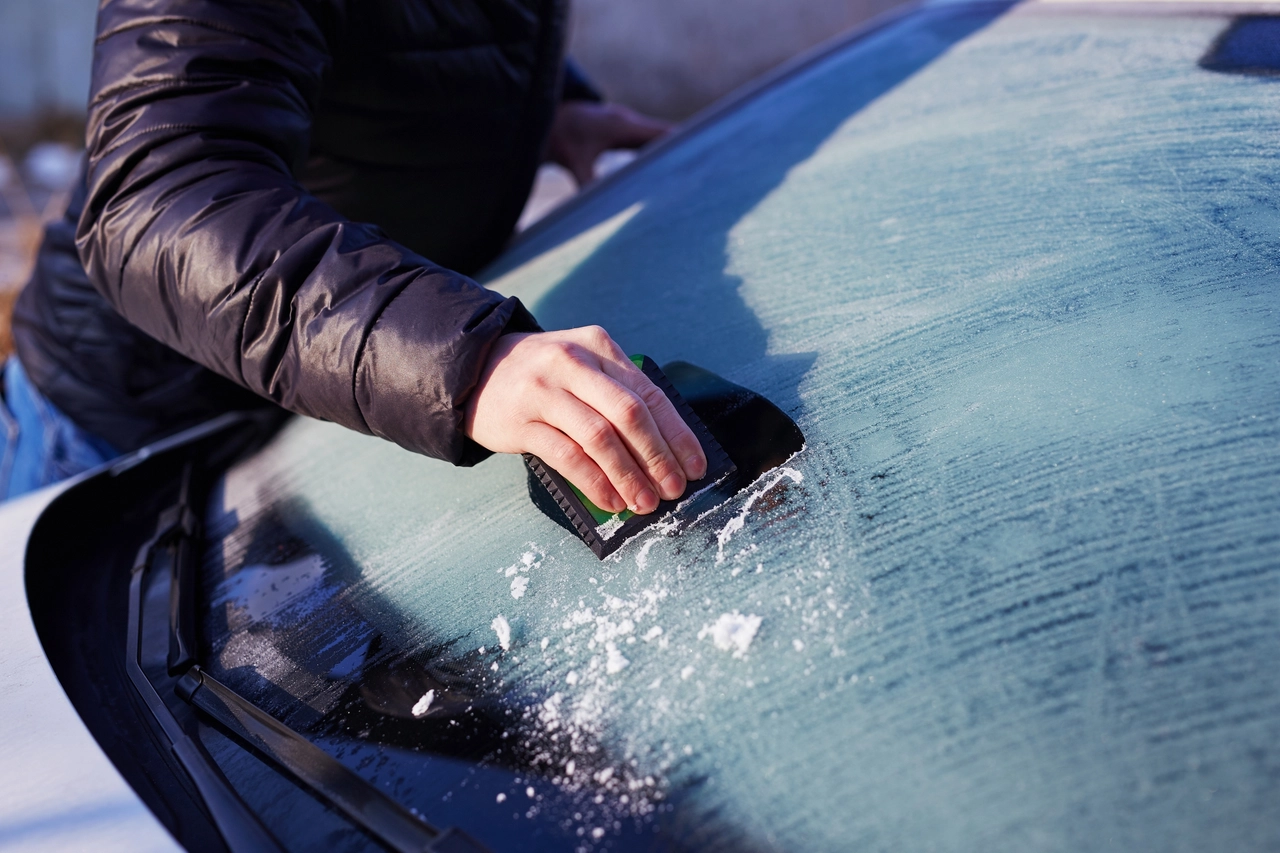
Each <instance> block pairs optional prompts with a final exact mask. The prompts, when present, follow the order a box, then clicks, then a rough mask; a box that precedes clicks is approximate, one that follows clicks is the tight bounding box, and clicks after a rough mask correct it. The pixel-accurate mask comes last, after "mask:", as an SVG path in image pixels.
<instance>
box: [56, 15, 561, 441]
mask: <svg viewBox="0 0 1280 853" xmlns="http://www.w3.org/2000/svg"><path fill="white" fill-rule="evenodd" d="M163 6H164V8H163V9H162V10H160V11H161V12H162V14H156V10H155V4H154V3H149V4H145V6H144V5H143V4H137V6H136V8H134V7H133V6H132V4H130V3H122V2H115V3H110V4H108V5H107V6H106V7H105V8H104V9H103V13H102V16H101V18H100V29H101V30H102V32H101V33H100V41H99V46H98V51H97V54H96V57H95V75H94V83H93V95H92V101H91V113H90V139H89V147H90V150H89V154H90V175H89V199H88V203H87V204H86V207H85V213H84V215H83V217H82V219H81V222H80V229H79V234H78V240H77V243H78V248H79V250H80V254H81V258H82V261H83V262H84V264H85V268H86V270H87V271H88V273H89V276H90V279H91V280H92V281H93V282H94V284H95V286H96V287H97V288H98V289H99V290H100V291H101V292H102V293H103V294H104V296H106V298H107V299H108V300H109V301H110V302H111V303H112V304H113V305H114V306H115V307H116V309H117V310H118V311H119V312H120V313H121V314H122V315H123V316H124V317H125V318H126V319H128V320H129V321H130V322H131V323H133V324H134V325H136V326H138V327H140V328H142V329H143V330H144V331H146V332H147V333H148V334H150V335H152V336H153V337H155V338H157V339H158V340H160V341H162V342H164V343H165V344H167V345H169V346H171V347H173V348H174V349H176V350H178V351H179V352H182V353H183V354H185V355H187V356H188V357H190V358H192V359H194V360H196V361H198V362H199V363H201V364H203V365H205V366H206V367H209V368H211V369H213V370H215V371H217V372H218V373H220V374H222V375H223V376H226V377H228V378H230V379H232V380H233V381H236V382H238V383H240V384H242V385H244V386H245V387H247V388H249V389H251V390H253V391H255V392H257V393H259V394H261V395H263V396H264V397H267V398H268V399H271V400H273V401H275V402H277V403H279V404H280V405H282V406H284V407H285V408H288V409H290V410H292V411H296V412H300V413H303V414H307V415H311V416H314V417H319V418H323V419H326V420H332V421H336V422H338V423H341V424H343V425H345V426H348V427H351V428H353V429H358V430H361V431H364V432H371V433H374V434H377V435H381V436H383V437H386V438H389V439H391V440H393V441H395V442H397V443H398V444H401V445H402V446H404V447H407V448H409V449H411V450H415V451H418V452H422V453H427V454H430V455H434V456H439V457H442V458H446V459H450V460H451V461H455V462H468V461H474V460H475V458H477V453H478V449H477V448H476V447H475V446H474V445H470V444H469V443H468V442H467V441H466V440H465V438H464V436H463V433H462V431H461V419H462V407H463V406H464V405H465V402H466V397H467V395H468V394H469V393H470V391H471V389H472V387H473V386H474V384H475V381H476V380H477V378H478V376H479V373H480V371H481V369H482V367H483V364H484V360H485V358H486V356H487V354H488V351H489V348H490V347H491V346H492V343H493V341H494V340H495V339H496V338H497V337H498V336H499V335H500V334H502V332H503V331H504V330H506V329H507V328H508V327H510V328H515V329H520V330H528V329H531V328H536V325H535V324H534V323H533V321H532V318H530V317H529V316H528V315H527V313H526V312H524V311H523V309H522V308H521V307H520V306H519V304H518V303H517V302H515V301H514V300H503V299H502V298H501V297H500V296H498V295H496V294H492V293H490V292H488V291H485V290H483V289H482V288H480V287H478V286H477V285H475V284H474V283H472V282H470V281H469V280H468V279H466V278H465V277H463V276H460V275H457V274H455V273H452V272H450V271H447V270H444V269H441V268H439V267H437V266H434V265H432V264H430V263H429V262H427V261H426V260H425V259H423V258H421V257H420V256H417V255H415V254H414V253H412V252H410V251H408V250H407V249H405V248H404V247H402V246H399V245H398V244H395V243H393V242H391V241H389V240H387V239H386V238H385V237H384V236H383V235H382V234H381V233H380V232H379V231H378V230H377V229H376V228H374V227H372V226H369V225H364V224H358V223H352V222H348V221H346V220H344V219H343V218H342V217H341V216H339V215H338V214H337V213H336V212H335V211H333V210H332V209H331V208H329V207H327V206H326V205H324V204H322V203H321V202H319V201H318V200H316V199H315V198H314V197H312V196H310V195H308V194H307V193H306V192H305V191H304V190H303V188H302V187H301V186H299V185H298V183H297V182H296V181H295V180H294V179H293V176H292V173H293V170H294V168H296V166H297V165H298V164H299V163H300V162H301V161H302V160H303V158H305V156H306V153H307V150H308V128H309V122H310V110H311V105H312V104H313V103H314V102H315V100H316V98H317V95H318V87H319V81H320V78H321V76H322V75H323V72H324V69H325V67H326V63H327V54H326V53H325V46H324V40H323V36H322V35H321V34H320V33H319V32H318V30H316V29H315V27H314V25H313V24H312V23H311V22H310V20H309V18H307V16H306V14H305V13H304V12H303V11H302V10H301V9H298V8H290V7H288V6H287V5H285V4H270V5H268V4H262V5H261V6H257V5H254V4H247V5H245V6H244V7H243V8H241V7H232V8H231V11H229V12H226V10H222V9H220V10H219V11H220V14H222V12H226V14H225V15H223V16H222V17H220V18H219V19H217V20H203V19H201V18H200V17H199V15H200V14H202V13H204V11H205V10H207V8H208V7H207V6H205V5H203V4H200V5H197V4H192V3H187V2H182V0H174V2H170V3H167V4H163Z"/></svg>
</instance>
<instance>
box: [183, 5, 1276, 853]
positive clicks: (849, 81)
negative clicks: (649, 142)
mask: <svg viewBox="0 0 1280 853" xmlns="http://www.w3.org/2000/svg"><path fill="white" fill-rule="evenodd" d="M1228 23H1229V21H1228V19H1226V18H1224V17H1217V16H1204V15H1182V16H1177V15H1169V14H1165V15H1162V16H1158V17H1132V16H1126V15H1121V14H1115V13H1110V14H1106V15H1102V16H1086V15H1084V14H1083V13H1081V12H1079V11H1078V10H1077V11H1076V12H1070V11H1062V10H1058V11H1054V12H1043V11H1042V12H1038V13H1037V12H1036V11H1035V10H1034V9H1032V10H1021V11H1015V12H1012V13H1009V14H1001V10H1000V9H996V8H991V7H976V8H975V7H938V8H935V9H933V10H929V11H926V12H924V13H921V14H917V15H915V16H912V17H910V18H907V19H906V20H905V21H904V22H900V23H898V24H896V25H893V26H890V27H888V28H886V29H883V30H880V31H879V32H877V33H875V34H873V35H871V36H869V37H867V38H864V39H862V40H861V41H859V42H857V43H855V44H854V45H853V46H851V47H848V48H845V49H842V50H839V51H837V52H836V53H834V54H832V55H830V56H828V57H827V58H825V59H823V60H821V61H818V62H817V63H816V64H813V65H811V66H809V67H808V68H806V69H805V70H803V71H801V72H799V73H797V74H794V75H792V76H791V77H789V78H787V79H785V80H784V81H782V82H781V83H779V84H777V85H774V86H773V87H771V88H770V89H768V90H767V91H766V92H764V93H763V94H761V95H759V96H757V97H755V98H754V99H752V100H751V101H749V102H748V103H746V104H745V105H744V106H742V107H740V108H738V109H735V110H733V111H730V112H729V113H728V114H726V115H723V116H721V117H720V118H719V119H718V120H716V121H714V122H712V123H710V124H708V125H706V126H705V127H703V128H702V129H700V130H699V131H697V132H696V133H693V134H691V135H690V136H688V137H686V138H685V139H683V140H681V141H679V142H677V143H676V144H672V145H671V146H669V147H668V148H667V149H666V150H665V151H664V152H663V153H662V154H661V155H660V156H657V157H654V158H650V159H649V160H647V161H646V162H644V163H642V164H640V165H639V166H638V167H637V168H635V169H633V170H631V171H629V172H627V173H625V174H624V175H622V176H620V178H619V179H618V180H615V181H613V182H612V183H610V184H609V185H608V186H607V187H605V188H603V189H602V191H600V192H596V193H594V194H592V195H591V196H590V197H589V198H587V199H585V200H584V201H583V202H582V203H581V204H580V205H578V206H576V207H575V208H574V209H573V210H572V211H570V212H569V213H567V214H566V215H564V216H562V217H560V218H558V219H557V220H556V221H555V222H554V223H552V224H550V225H548V226H546V227H545V228H542V229H541V230H539V231H538V233H537V234H535V235H534V236H532V237H531V238H529V239H527V240H526V241H524V242H522V243H521V244H520V246H519V247H517V248H516V249H515V250H514V251H513V252H512V253H510V254H509V256H508V257H507V258H506V259H505V260H504V261H503V262H501V264H500V265H499V266H498V267H497V268H495V269H494V270H493V271H492V272H491V274H490V276H489V278H488V282H489V284H490V285H491V286H493V287H494V288H496V289H498V290H500V291H502V292H504V293H513V294H516V295H518V296H520V297H521V298H522V299H524V300H525V301H526V303H527V304H528V305H529V306H530V307H531V308H532V310H533V311H534V313H535V314H536V315H537V317H538V318H539V320H540V321H541V322H542V323H543V324H544V326H546V327H548V328H564V327H571V326H577V325H582V324H587V323H599V324H601V325H604V326H605V327H606V328H608V329H609V330H610V332H611V333H613V335H614V336H615V337H616V338H617V339H618V340H619V342H620V343H622V345H623V346H624V348H626V349H627V350H628V351H629V352H635V353H646V354H648V355H650V356H652V357H653V358H654V359H655V360H657V361H658V362H659V363H665V362H667V361H669V360H672V359H683V360H686V361H689V362H693V363H695V364H698V365H701V366H703V367H706V368H709V369H711V370H714V371H716V372H718V373H720V374H722V375H723V376H725V377H727V378H728V379H729V380H731V381H733V382H736V383H738V384H741V385H744V386H746V387H749V388H752V389H754V390H756V391H758V392H761V393H763V394H764V395H765V396H767V397H768V398H770V399H771V400H773V401H774V402H775V403H777V404H778V405H779V406H780V407H781V408H782V409H784V410H785V411H787V412H788V413H789V414H790V415H791V416H792V417H793V418H794V419H795V420H796V421H797V423H798V424H799V425H800V427H801V429H802V430H803V432H804V435H805V437H806V439H807V445H806V447H805V449H804V450H803V451H801V452H800V453H799V454H798V455H796V456H795V457H794V458H792V459H791V460H790V461H789V462H787V463H786V464H785V465H784V466H783V467H781V468H778V469H776V470H774V471H771V472H769V473H766V474H765V475H764V476H763V477H761V478H760V480H758V481H757V482H755V483H754V484H752V485H750V486H749V487H748V488H746V489H745V490H744V491H742V492H741V493H740V494H738V495H736V496H735V497H733V498H732V499H730V500H728V501H726V502H724V503H722V504H721V505H719V506H716V507H714V508H712V509H711V510H710V511H709V512H707V513H706V514H705V515H704V516H703V517H701V518H699V519H698V520H696V521H695V522H694V523H692V524H690V525H688V526H687V527H685V528H684V529H683V530H682V531H681V532H680V534H679V535H678V536H668V535H665V534H664V533H663V531H662V530H661V528H656V529H651V531H650V532H649V533H648V534H646V535H644V536H642V537H640V538H638V539H636V540H634V541H632V542H630V543H628V544H627V545H626V546H625V547H623V548H622V549H621V550H620V551H619V552H618V553H616V554H615V555H613V556H612V557H610V558H609V559H607V560H605V561H603V562H600V561H597V559H596V558H595V557H594V556H593V555H592V554H591V552H590V551H588V550H587V548H586V547H585V546H584V545H583V544H582V543H581V542H580V541H579V540H578V539H577V538H575V537H573V536H571V535H570V534H568V533H567V532H566V531H565V530H563V529H562V528H561V527H559V526H557V525H556V524H555V523H554V522H553V521H551V520H550V519H548V518H547V517H546V516H544V515H543V514H542V513H541V512H540V511H539V510H538V509H537V508H535V506H534V505H533V503H532V502H531V500H530V498H529V495H528V491H527V482H526V473H525V469H524V466H523V464H522V462H521V460H520V459H519V458H514V457H498V458H493V459H490V460H488V461H486V462H484V463H483V464H481V465H479V466H478V467H476V468H474V469H470V470H460V469H453V468H450V467H449V466H448V465H445V464H442V463H438V462H435V461H433V460H428V459H424V458H420V457H416V456H413V455H411V454H408V453H406V452H403V451H401V450H399V449H397V448H395V447H393V446H391V445H390V444H387V443H385V442H382V441H380V440H378V439H374V438H368V437H364V436H360V435H356V434H353V433H350V432H345V431H343V430H341V429H339V428H336V427H333V426H331V425H325V424H320V423H315V422H307V421H297V422H294V423H293V424H292V425H291V426H289V427H288V428H287V429H286V430H285V431H284V432H283V433H282V434H281V435H280V436H279V437H278V438H277V439H276V440H275V441H274V442H273V444H272V445H270V446H269V447H268V448H267V449H266V450H264V451H263V452H261V453H259V454H257V455H256V456H255V457H254V458H252V459H250V460H249V461H247V462H245V463H242V464H240V465H239V466H237V467H236V468H235V469H234V470H233V471H232V472H231V473H230V474H229V475H228V476H227V477H226V480H225V482H224V483H223V484H222V485H221V486H220V487H219V488H218V489H217V490H216V491H215V493H214V495H213V498H212V509H211V514H210V519H209V530H210V549H209V552H208V554H207V557H206V568H207V570H208V571H207V573H206V574H207V577H206V588H205V599H204V600H205V601H206V602H207V605H206V607H205V610H206V629H207V632H208V636H209V639H208V647H209V662H208V668H209V670H210V671H211V672H213V673H214V674H215V675H217V676H218V677H219V678H222V679H224V680H226V681H227V682H228V683H231V684H232V685H233V686H236V687H237V688H238V689H241V690H242V691H243V692H244V693H245V694H246V695H249V696H252V697H254V698H255V701H258V702H260V703H261V704H262V705H263V706H264V707H266V708H268V709H269V710H271V711H272V713H274V714H276V715H277V716H279V717H281V718H282V719H285V720H286V721H287V722H290V723H291V724H292V725H294V726H295V727H297V728H298V729H299V730H301V731H305V732H306V733H308V734H309V735H310V736H311V737H313V739H316V740H317V741H318V742H320V743H321V744H322V745H323V746H324V747H325V748H326V749H328V750H330V751H331V752H333V754H335V755H337V756H338V757H339V758H340V759H341V760H343V761H345V762H347V763H349V764H350V766H352V767H355V768H357V769H358V770H359V771H360V772H362V773H365V774H367V776H368V777H369V778H372V779H374V781H375V782H376V783H377V784H379V785H382V786H383V787H384V788H385V789H386V790H388V791H389V792H391V793H393V794H394V795H395V796H397V797H399V798H401V799H402V801H403V802H406V803H408V804H410V805H412V806H413V807H414V808H416V809H418V810H420V812H421V813H422V814H424V815H425V816H427V817H428V819H430V820H432V822H434V823H437V824H441V825H450V824H457V825H463V826H465V827H466V828H467V830H468V831H469V832H472V833H473V834H474V835H476V836H477V837H478V838H480V839H481V840H483V841H485V842H486V843H489V844H491V845H492V846H494V847H495V848H497V849H516V848H533V847H538V846H549V847H564V846H568V845H580V846H583V847H587V848H593V847H599V848H600V849H605V848H606V847H611V848H614V849H628V848H638V847H646V849H648V847H651V846H652V845H654V844H655V843H657V842H656V841H655V838H657V839H660V842H661V843H660V845H659V846H662V845H665V846H668V847H683V848H687V849H697V850H738V851H740V850H747V851H751V850H766V849H767V850H774V849H781V850H833V851H835V850H851V849H859V850H861V849H867V850H880V849H940V850H952V849H955V850H975V849H990V848H993V847H994V848H1001V849H1027V848H1037V849H1055V850H1057V849H1061V850H1075V849H1094V848H1102V847H1106V848H1113V849H1126V850H1162V851H1163V850H1173V849H1188V850H1192V849H1194V850H1202V849H1264V848H1267V847H1268V846H1270V845H1271V844H1272V843H1273V842H1274V840H1275V838H1276V837H1277V833H1278V832H1280V806H1277V803H1280V782H1278V781H1277V780H1278V779H1280V775H1278V774H1277V767H1278V766H1280V763H1278V762H1280V756H1278V755H1277V752H1276V748H1275V744H1276V743H1277V742H1278V740H1280V711H1278V710H1277V705H1276V703H1275V696H1276V695H1277V692H1278V691H1280V674H1278V670H1277V668H1276V666H1275V661H1276V660H1280V632H1277V631H1276V621H1277V618H1280V537H1278V536H1277V535H1276V531H1277V530H1280V452H1278V451H1277V448H1278V447H1280V441H1278V440H1277V439H1278V438H1280V423H1278V419H1280V335H1278V334H1277V314H1276V308H1277V303H1278V302H1280V297H1278V296H1277V293H1278V292H1280V291H1278V290H1277V285H1280V282H1278V281H1277V272H1276V270H1277V263H1280V254H1278V253H1277V248H1276V247H1277V241H1276V236H1277V234H1280V212H1278V211H1277V203H1276V198H1277V195H1276V192H1275V187H1276V166H1275V163H1276V160H1275V141H1276V139H1277V131H1278V130H1280V128H1278V127H1277V124H1278V122H1280V118H1278V117H1280V87H1277V86H1276V85H1275V83H1274V81H1273V80H1271V79H1268V78H1266V77H1264V76H1251V75H1249V74H1236V73H1221V72H1218V71H1214V70H1210V69H1208V68H1205V67H1201V65H1200V64H1199V60H1200V59H1201V57H1202V56H1204V55H1205V54H1206V52H1207V51H1209V50H1210V49H1211V47H1212V45H1213V44H1214V41H1215V38H1217V37H1218V36H1219V34H1220V33H1222V32H1223V31H1224V29H1225V28H1226V27H1227V26H1228Z"/></svg>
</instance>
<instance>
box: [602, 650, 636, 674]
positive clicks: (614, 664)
mask: <svg viewBox="0 0 1280 853" xmlns="http://www.w3.org/2000/svg"><path fill="white" fill-rule="evenodd" d="M605 650H606V653H607V659H606V660H605V665H604V671H605V672H607V673H609V674H610V675H614V674H616V673H619V672H622V671H623V670H624V669H626V668H627V666H628V665H629V664H630V663H631V661H629V660H627V659H626V658H625V657H623V656H622V652H620V651H618V647H617V646H615V645H614V644H613V643H609V644H608V645H607V646H606V647H605Z"/></svg>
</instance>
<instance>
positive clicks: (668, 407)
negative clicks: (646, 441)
mask: <svg viewBox="0 0 1280 853" xmlns="http://www.w3.org/2000/svg"><path fill="white" fill-rule="evenodd" d="M604 369H605V373H607V374H608V375H609V376H610V377H611V378H613V379H614V380H616V381H617V382H619V383H620V384H622V385H623V386H624V387H626V388H627V389H628V390H630V391H631V393H633V394H634V395H636V397H638V398H639V399H640V400H641V401H642V402H643V403H644V405H645V407H646V409H647V410H648V414H649V417H650V419H651V420H652V422H653V424H654V426H655V427H656V428H657V430H658V434H659V435H660V436H661V438H662V443H663V444H665V445H666V448H665V450H666V452H667V453H668V454H670V456H669V458H670V459H671V461H672V462H673V463H674V464H675V465H676V466H677V467H678V468H679V469H680V471H681V472H682V474H683V475H684V477H685V478H687V479H689V480H701V479H702V478H703V477H704V476H706V473H707V455H706V453H705V452H703V449H702V445H701V443H699V441H698V437H697V436H695V435H694V434H693V430H691V429H689V425H688V424H686V423H685V422H684V418H682V417H680V413H679V412H677V411H676V407H675V406H674V405H673V404H672V402H671V400H670V399H668V398H667V395H666V394H664V393H663V392H662V389H661V388H659V387H658V386H657V385H654V384H653V382H651V381H650V380H649V377H647V376H645V375H644V372H643V371H642V370H640V368H638V367H636V366H635V364H633V363H632V362H631V360H630V359H627V360H626V361H625V362H623V363H622V364H618V363H617V362H616V361H608V362H605V364H604ZM682 491H683V486H682Z"/></svg>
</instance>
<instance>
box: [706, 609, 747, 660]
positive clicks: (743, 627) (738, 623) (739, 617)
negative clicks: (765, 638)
mask: <svg viewBox="0 0 1280 853" xmlns="http://www.w3.org/2000/svg"><path fill="white" fill-rule="evenodd" d="M761 621H763V620H762V619H761V618H760V617H759V616H752V615H750V614H745V615H744V614H742V613H739V612H738V611H736V610H735V611H733V612H732V613H722V614H721V615H720V618H719V619H717V620H716V621H715V623H714V624H712V625H707V626H705V627H703V629H702V630H701V631H699V632H698V639H699V640H701V639H703V638H704V637H710V638H711V642H713V643H715V645H716V648H717V649H720V650H721V651H726V652H733V656H734V657H735V658H740V657H742V656H743V655H745V654H746V653H747V648H748V647H750V645H751V641H752V640H753V639H755V636H756V631H758V630H760V623H761Z"/></svg>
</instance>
